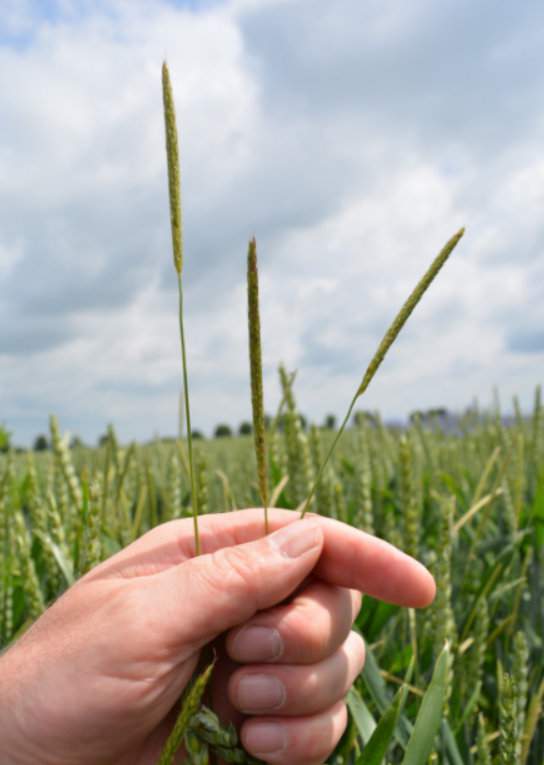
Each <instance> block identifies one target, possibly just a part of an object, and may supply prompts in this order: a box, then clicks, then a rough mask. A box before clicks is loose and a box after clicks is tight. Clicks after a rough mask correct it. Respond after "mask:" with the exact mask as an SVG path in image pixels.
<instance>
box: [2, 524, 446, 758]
mask: <svg viewBox="0 0 544 765" xmlns="http://www.w3.org/2000/svg"><path fill="white" fill-rule="evenodd" d="M296 518H297V515H296V513H295V512H294V511H284V510H277V509H273V510H270V511H269V523H270V530H271V532H272V533H271V534H270V535H269V536H267V537H262V509H258V510H243V511H238V512H234V513H228V514H224V515H223V514H213V515H207V516H201V519H200V532H201V544H202V555H200V556H199V557H194V554H195V547H194V538H193V529H192V521H191V520H189V519H185V520H179V521H172V522H170V523H167V524H164V525H162V526H159V527H157V528H155V529H153V530H152V531H150V532H148V533H147V534H146V535H145V536H143V537H142V538H141V539H139V540H138V541H136V542H134V543H133V544H131V545H129V546H128V547H127V548H126V549H124V550H122V551H121V552H119V553H117V554H116V555H114V556H113V557H112V558H110V559H109V560H107V561H105V562H104V563H102V564H100V565H99V566H97V567H96V568H94V569H92V570H91V571H90V572H89V573H88V574H87V575H85V576H84V577H83V578H82V579H81V580H79V581H78V582H77V583H76V584H75V585H73V587H71V588H70V589H69V590H68V591H67V592H66V593H65V594H64V595H63V596H62V597H61V598H60V599H59V600H58V601H57V602H56V603H55V604H54V605H53V606H52V607H51V608H49V609H48V611H46V612H45V614H44V615H43V616H42V617H41V618H40V619H39V620H38V621H37V622H36V623H35V624H34V626H33V627H32V628H31V629H30V630H29V631H28V632H27V633H26V634H25V635H23V637H22V638H21V639H20V640H19V641H18V642H17V643H16V644H15V645H14V646H13V647H12V648H10V649H9V650H8V651H7V653H6V654H4V655H3V656H2V657H1V658H0V741H1V746H2V762H3V763H4V762H5V763H6V765H8V763H9V765H30V763H32V764H33V765H34V764H35V763H36V762H39V763H40V764H41V765H72V763H78V765H114V764H115V765H125V763H126V765H128V764H129V763H130V765H152V764H153V765H155V763H156V762H157V760H158V756H159V753H160V751H161V748H162V746H163V744H164V741H165V739H166V737H167V736H168V734H169V732H170V730H171V727H172V724H173V720H174V719H175V716H176V712H177V701H178V699H179V697H180V695H181V693H182V691H183V689H184V688H185V686H186V685H187V683H188V682H189V681H190V678H191V676H192V674H193V672H194V670H195V668H196V666H197V664H198V662H199V659H200V656H201V652H202V649H203V648H204V647H205V646H207V645H210V644H212V645H215V646H216V649H217V653H218V656H219V658H218V661H217V664H216V668H215V670H214V672H213V675H212V683H211V694H212V700H213V701H212V706H213V707H215V709H216V711H217V712H218V713H219V714H220V716H222V717H223V719H229V718H230V719H232V720H233V721H235V722H236V723H237V724H238V725H239V726H240V728H241V740H242V743H243V744H244V746H245V748H246V749H247V750H248V751H249V752H250V753H251V754H253V755H254V756H256V757H259V758H260V759H262V760H265V761H266V762H270V763H289V764H290V765H297V764H298V763H301V764H302V763H307V762H308V761H311V762H316V761H323V760H325V759H326V757H327V756H328V754H329V753H330V751H332V749H333V748H334V746H335V744H336V742H337V741H338V739H339V737H340V735H341V733H342V731H343V728H344V725H345V722H346V711H345V707H344V703H343V696H344V694H345V691H346V690H347V689H348V687H349V686H350V685H351V683H352V682H353V680H354V678H355V677H356V675H357V674H358V673H359V672H360V670H361V667H362V663H363V656H364V651H363V643H362V640H361V638H360V637H359V636H358V635H357V634H356V633H354V632H351V625H352V623H353V620H354V619H355V616H356V614H357V611H358V609H359V606H360V592H362V591H364V592H367V593H369V594H372V595H374V596H376V597H380V598H382V599H384V600H387V601H389V602H394V603H399V604H402V605H407V606H424V605H427V604H428V603H429V602H430V601H431V600H432V598H433V596H434V582H433V579H432V577H431V576H430V574H429V573H428V572H427V571H426V570H425V569H424V568H423V566H421V565H420V564H419V563H417V562H416V561H414V560H413V559H412V558H409V557H408V556H406V555H404V554H403V553H401V552H400V551H398V550H396V549H395V548H393V547H391V546H390V545H388V544H387V543H385V542H383V541H381V540H379V539H375V538H374V537H371V536H368V535H367V534H364V533H363V532H360V531H357V530H356V529H353V528H351V527H349V526H346V525H344V524H341V523H339V522H337V521H333V520H330V519H327V518H317V517H314V516H308V518H307V519H306V520H305V521H304V522H299V521H297V520H296ZM303 582H304V585H303V586H302V587H301V585H302V583H303ZM295 592H296V594H294V593H295ZM182 761H183V758H182V755H180V759H179V762H182Z"/></svg>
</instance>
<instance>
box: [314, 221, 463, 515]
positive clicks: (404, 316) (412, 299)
mask: <svg viewBox="0 0 544 765" xmlns="http://www.w3.org/2000/svg"><path fill="white" fill-rule="evenodd" d="M464 233H465V229H464V228H461V229H459V231H458V232H457V233H456V234H454V235H453V236H452V237H451V239H449V240H448V241H447V242H446V244H445V245H444V247H443V248H442V249H441V250H440V252H439V253H438V255H437V256H436V258H435V259H434V260H433V262H432V263H431V265H430V266H429V268H428V269H427V271H426V272H425V274H424V275H423V276H422V278H421V279H420V280H419V282H418V283H417V284H416V286H415V287H414V289H413V290H412V292H411V293H410V295H409V296H408V299H407V300H406V302H405V303H404V305H403V306H402V308H401V309H400V311H399V312H398V314H397V315H396V316H395V318H394V319H393V322H392V324H391V326H390V327H389V329H388V330H387V332H386V333H385V335H384V336H383V338H382V341H381V343H380V344H379V346H378V349H377V351H376V353H375V354H374V356H373V357H372V359H371V361H370V364H369V365H368V367H367V369H366V372H365V373H364V375H363V379H362V382H361V384H360V385H359V387H358V388H357V390H356V391H355V395H354V396H353V398H352V399H351V403H350V405H349V407H348V411H347V413H346V416H345V417H344V419H343V421H342V424H341V425H340V428H339V429H338V431H337V433H336V435H335V437H334V439H333V442H332V444H331V445H330V447H329V450H328V452H327V456H326V457H325V460H324V461H323V463H322V464H321V467H320V468H319V471H318V473H317V476H316V478H315V481H314V483H313V486H312V488H311V490H310V493H309V494H308V496H307V498H306V500H305V502H304V505H303V507H302V512H301V514H300V517H301V518H304V516H305V515H306V513H307V511H308V508H309V506H310V503H311V501H312V499H313V496H314V494H315V490H316V487H317V484H318V483H319V481H320V480H321V476H322V475H323V471H324V469H325V467H326V465H327V463H328V461H329V459H330V458H331V456H332V453H333V452H334V450H335V448H336V445H337V443H338V441H339V440H340V438H341V436H342V433H343V432H344V430H345V428H346V426H347V424H348V422H349V420H350V418H351V415H352V413H353V409H354V407H355V403H356V401H357V400H358V399H359V398H360V397H361V396H362V395H363V393H364V392H365V391H366V389H367V388H368V386H369V385H370V383H371V381H372V378H373V377H374V375H375V374H376V372H377V371H378V368H379V366H380V364H381V363H382V361H383V360H384V358H385V356H386V354H387V351H388V350H389V348H390V347H391V346H392V345H393V343H394V342H395V340H396V339H397V336H398V334H399V332H400V331H401V329H402V328H403V326H404V325H405V324H406V322H407V321H408V319H409V317H410V315H411V314H412V312H413V310H414V308H415V307H416V305H417V304H418V303H419V301H420V300H421V298H422V297H423V295H424V294H425V292H426V291H427V289H428V287H429V286H430V285H431V282H432V281H433V280H434V278H435V277H436V275H437V274H438V272H439V271H440V269H441V268H442V266H443V265H444V263H445V262H446V260H447V259H448V258H449V256H450V255H451V253H452V252H453V250H454V249H455V247H456V245H457V244H458V242H459V240H460V239H461V237H462V236H463V234H464Z"/></svg>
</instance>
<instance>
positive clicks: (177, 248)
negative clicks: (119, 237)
mask: <svg viewBox="0 0 544 765" xmlns="http://www.w3.org/2000/svg"><path fill="white" fill-rule="evenodd" d="M162 92H163V103H164V124H165V131H166V158H167V164H168V192H169V199H170V225H171V228H172V250H173V255H174V268H175V269H176V274H177V279H178V316H179V336H180V344H181V364H182V370H183V396H184V401H185V423H186V426H187V450H188V452H189V473H190V478H191V505H192V513H193V525H194V535H195V554H196V555H200V534H199V531H198V492H197V488H196V476H195V466H194V457H193V438H192V429H191V411H190V406H189V378H188V374H187V351H186V345H185V330H184V326H183V280H182V270H183V229H182V221H181V191H180V188H181V185H180V164H179V149H178V132H177V127H176V112H175V108H174V97H173V95H172V86H171V83H170V73H169V71H168V66H167V64H166V62H164V63H163V65H162Z"/></svg>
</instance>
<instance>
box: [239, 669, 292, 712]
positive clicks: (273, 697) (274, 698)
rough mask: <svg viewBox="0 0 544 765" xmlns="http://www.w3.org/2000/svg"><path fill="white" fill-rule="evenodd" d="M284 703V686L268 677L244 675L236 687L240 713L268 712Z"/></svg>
mask: <svg viewBox="0 0 544 765" xmlns="http://www.w3.org/2000/svg"><path fill="white" fill-rule="evenodd" d="M284 702H285V686H284V685H283V683H281V682H280V681H279V680H278V679H277V678H276V677H271V676H270V675H245V676H244V677H242V678H241V679H240V680H239V681H238V685H237V687H236V706H238V707H239V709H240V711H241V712H270V711H272V710H274V709H279V708H280V707H281V706H283V703H284Z"/></svg>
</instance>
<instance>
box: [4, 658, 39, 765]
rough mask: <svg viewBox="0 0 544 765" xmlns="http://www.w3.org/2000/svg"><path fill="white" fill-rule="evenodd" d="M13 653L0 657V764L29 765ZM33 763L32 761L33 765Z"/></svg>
mask: <svg viewBox="0 0 544 765" xmlns="http://www.w3.org/2000/svg"><path fill="white" fill-rule="evenodd" d="M16 653H17V651H16V649H14V648H10V649H9V650H8V651H7V652H6V653H3V654H1V655H0V762H2V765H4V763H5V765H30V763H31V762H32V759H31V758H30V757H29V754H28V751H27V750H28V743H29V741H28V730H27V726H26V725H25V723H24V721H23V719H22V718H23V706H22V689H21V687H20V686H21V682H20V681H19V677H21V675H20V673H19V672H18V671H17V664H18V662H17V656H16V655H15V654H16ZM34 762H35V761H34Z"/></svg>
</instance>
